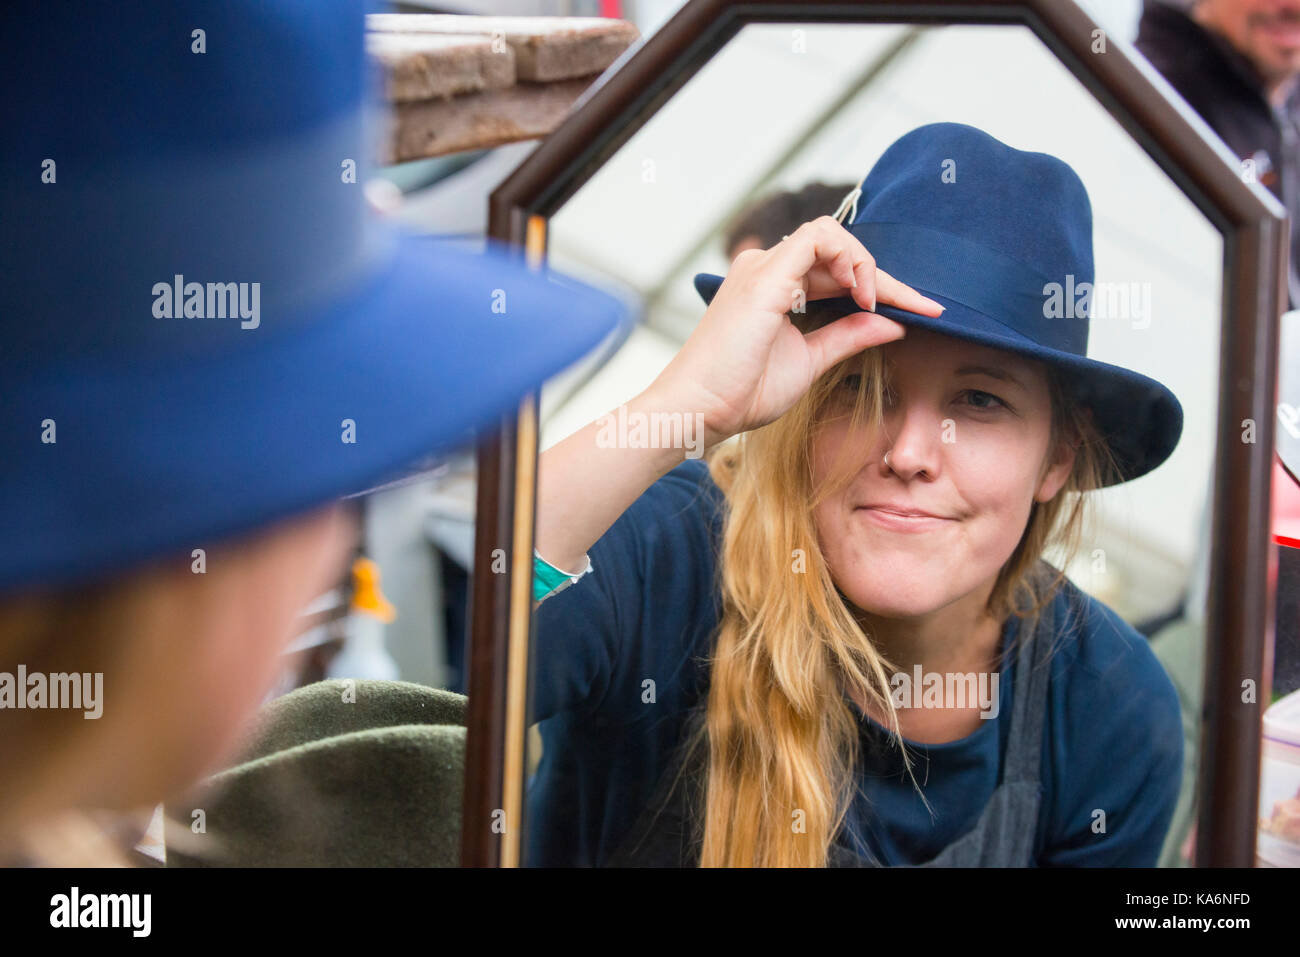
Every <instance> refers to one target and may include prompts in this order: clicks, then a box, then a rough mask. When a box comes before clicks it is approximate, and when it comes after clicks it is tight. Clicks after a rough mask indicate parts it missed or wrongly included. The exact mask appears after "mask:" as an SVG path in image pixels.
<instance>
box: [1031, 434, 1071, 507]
mask: <svg viewBox="0 0 1300 957" xmlns="http://www.w3.org/2000/svg"><path fill="white" fill-rule="evenodd" d="M1074 454H1075V446H1074V442H1073V441H1069V440H1066V439H1062V440H1061V441H1059V442H1057V443H1056V454H1055V456H1054V457H1052V458H1049V459H1048V460H1047V462H1046V463H1045V464H1044V470H1043V475H1042V478H1041V479H1039V482H1038V489H1037V491H1035V492H1034V501H1036V502H1050V501H1051V500H1052V498H1053V497H1054V496H1055V495H1056V493H1057V492H1059V491H1060V490H1061V487H1062V486H1063V485H1065V482H1066V479H1068V478H1069V477H1070V472H1072V471H1073V470H1074Z"/></svg>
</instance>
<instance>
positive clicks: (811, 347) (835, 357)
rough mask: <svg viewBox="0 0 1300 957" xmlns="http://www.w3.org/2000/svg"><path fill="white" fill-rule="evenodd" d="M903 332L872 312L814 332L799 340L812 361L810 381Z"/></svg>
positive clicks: (836, 321) (890, 340)
mask: <svg viewBox="0 0 1300 957" xmlns="http://www.w3.org/2000/svg"><path fill="white" fill-rule="evenodd" d="M906 331H907V330H906V329H905V328H904V327H903V326H902V325H901V324H900V323H897V322H894V320H892V319H887V318H885V317H884V316H881V315H878V314H876V313H874V312H854V313H850V314H849V315H847V316H841V317H840V318H838V319H836V320H835V321H834V322H830V323H827V324H826V325H824V326H822V327H821V328H819V329H814V330H813V331H812V332H810V333H808V334H807V335H805V336H804V337H803V339H804V344H805V345H807V347H808V354H809V355H810V356H811V357H812V365H813V378H814V379H816V378H817V377H818V376H820V375H822V374H823V373H824V372H826V370H827V369H829V368H831V367H832V366H833V365H835V363H837V362H839V361H841V360H843V359H847V358H848V357H849V356H854V355H857V354H858V353H859V352H862V351H863V350H864V349H870V348H872V347H873V346H878V345H881V344H883V343H886V342H893V341H894V340H895V339H901V338H903V336H904V334H905V333H906Z"/></svg>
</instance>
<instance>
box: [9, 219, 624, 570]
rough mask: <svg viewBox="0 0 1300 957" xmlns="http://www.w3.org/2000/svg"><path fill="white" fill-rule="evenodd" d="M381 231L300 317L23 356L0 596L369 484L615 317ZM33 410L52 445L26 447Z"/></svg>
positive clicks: (452, 440) (499, 402)
mask: <svg viewBox="0 0 1300 957" xmlns="http://www.w3.org/2000/svg"><path fill="white" fill-rule="evenodd" d="M389 238H390V239H392V240H393V243H394V245H393V246H392V247H390V248H391V249H392V250H393V251H392V253H391V255H390V256H388V257H386V258H385V260H384V261H383V262H382V263H381V264H380V265H379V266H378V267H377V268H376V269H375V270H373V271H372V272H371V274H370V275H369V276H368V277H367V278H366V279H365V280H364V281H363V282H361V283H360V284H359V285H357V286H356V287H354V288H353V289H352V290H351V291H350V292H349V293H347V294H346V295H345V296H343V297H341V298H338V299H336V300H334V301H333V302H331V303H330V304H328V305H327V306H325V307H321V308H318V309H314V310H312V311H311V313H310V318H309V320H308V321H295V322H283V323H277V322H276V320H275V317H263V319H262V322H261V325H260V326H259V327H258V328H256V329H248V330H244V329H241V328H239V325H238V320H233V321H232V320H194V319H188V320H186V319H177V320H171V321H173V322H177V323H180V322H187V321H188V322H223V321H227V322H232V323H233V324H232V326H231V333H230V340H229V342H230V344H229V347H228V348H220V349H207V350H206V351H204V352H203V353H202V354H193V353H195V352H197V350H191V354H190V355H187V356H185V357H183V358H178V357H175V356H172V357H170V358H166V359H163V358H158V357H148V356H140V355H132V356H123V355H117V356H113V355H110V354H108V353H106V352H104V351H103V350H100V351H98V352H95V353H93V354H88V355H83V356H79V357H74V358H64V359H61V360H57V361H56V360H48V361H43V357H42V356H40V355H34V356H32V357H31V360H30V362H27V364H26V365H25V366H24V367H23V368H22V369H21V370H20V374H19V375H18V376H16V377H11V380H12V379H14V378H16V379H17V380H18V381H10V382H9V383H8V384H7V385H8V386H9V387H7V388H6V392H7V393H9V396H10V401H11V402H12V403H13V406H14V407H13V408H11V410H10V412H11V414H12V419H11V421H12V422H24V423H29V424H30V426H31V429H32V430H33V431H32V433H31V441H30V443H27V442H26V441H24V442H23V443H22V445H23V446H27V447H26V448H25V449H24V448H23V447H22V446H19V443H18V442H17V441H16V440H15V441H14V442H12V443H7V444H9V445H13V446H17V449H16V451H17V453H20V454H21V459H20V460H19V461H11V462H10V463H8V466H7V467H6V468H5V469H4V471H3V474H0V498H3V500H4V501H6V502H14V503H19V502H21V503H22V507H21V508H15V509H12V510H11V511H10V520H9V521H8V522H7V523H6V525H7V527H6V534H5V538H6V548H4V549H3V550H0V589H11V588H14V587H19V586H24V585H30V584H38V583H39V584H53V583H59V582H64V581H70V580H73V579H78V578H83V577H87V576H94V577H98V576H99V575H102V574H108V573H112V572H113V571H116V570H120V569H122V568H124V567H126V566H128V565H130V564H132V563H134V562H137V561H140V560H145V559H149V558H153V557H155V556H157V555H160V554H163V553H166V552H168V551H169V550H178V551H184V553H185V560H186V562H187V563H188V561H189V558H188V555H189V553H190V550H191V549H194V548H204V547H207V546H209V545H211V544H214V543H217V542H219V541H220V540H222V539H224V538H227V537H229V536H232V535H236V534H239V533H243V532H246V531H249V530H252V529H255V528H257V527H259V526H263V525H266V524H268V523H270V522H272V521H274V520H276V519H279V518H281V517H285V516H289V515H291V514H295V513H299V512H302V511H305V510H307V509H309V508H312V507H314V506H318V505H321V504H323V503H325V502H327V501H330V500H333V499H337V498H340V497H342V496H345V495H348V494H352V493H355V492H357V491H360V490H362V489H365V488H367V487H370V486H373V485H376V484H379V483H381V482H384V481H385V480H387V479H388V478H390V477H391V476H392V475H393V474H394V473H395V472H396V471H398V470H399V469H401V468H402V467H403V466H406V465H408V464H410V463H411V462H413V461H416V460H418V459H420V458H422V457H425V456H427V455H429V454H431V453H436V452H439V451H450V450H452V449H455V448H459V447H462V446H464V445H465V444H466V443H468V442H471V441H472V440H473V439H474V437H475V432H474V430H475V429H479V428H482V427H485V426H486V427H491V426H493V425H495V423H496V421H497V420H498V418H499V417H500V416H503V415H506V414H507V413H510V412H511V411H513V410H514V409H515V407H516V406H517V404H518V402H519V400H520V399H521V397H522V396H523V395H524V394H525V393H526V392H527V391H529V390H530V389H534V388H538V387H540V385H541V383H542V382H543V381H544V380H545V379H547V378H548V377H550V376H552V375H554V374H556V373H558V372H560V371H562V370H563V369H565V368H567V367H568V366H570V365H571V364H573V363H574V362H575V361H577V360H578V359H580V358H581V357H583V356H584V355H586V354H587V353H588V352H590V351H591V350H592V349H593V348H594V347H595V346H597V345H598V344H599V343H600V342H601V341H602V339H604V338H605V337H606V336H608V335H609V334H610V333H611V331H613V330H614V329H615V328H616V326H617V325H618V323H619V322H620V320H626V319H627V318H628V317H629V316H631V315H632V313H633V312H634V306H633V303H632V302H631V300H630V299H623V298H620V297H619V296H615V295H613V294H610V293H607V292H604V291H601V290H598V289H595V288H593V287H591V286H588V285H585V284H583V283H579V282H576V281H571V280H567V279H566V278H564V277H558V276H556V275H555V274H553V273H537V272H532V271H530V270H528V269H526V268H525V266H524V265H523V264H522V262H521V261H519V260H517V259H515V258H511V257H508V256H507V255H505V254H504V253H503V252H502V251H500V250H499V249H497V248H494V247H492V246H488V247H487V248H486V249H485V250H482V251H476V250H470V249H466V248H464V247H461V246H457V245H456V244H455V243H453V242H449V241H447V240H445V239H443V240H440V239H437V238H436V237H424V236H416V235H412V234H409V233H407V232H405V231H399V230H396V229H392V230H391V233H390V237H389ZM494 304H497V305H498V308H496V309H494ZM501 304H504V311H503V310H502V308H500V305H501ZM145 308H146V309H147V308H148V305H147V300H146V306H145ZM31 321H38V320H37V319H36V317H32V320H31ZM155 321H160V322H161V321H166V320H155ZM178 328H179V327H178ZM47 419H51V420H54V423H55V428H56V430H57V431H56V432H55V442H53V443H51V444H45V445H42V444H40V442H39V436H40V434H41V433H40V429H41V423H42V422H43V421H44V420H47ZM344 420H350V421H351V422H352V423H354V432H353V435H352V436H351V437H352V438H353V441H350V442H349V441H345V440H344V438H345V436H344Z"/></svg>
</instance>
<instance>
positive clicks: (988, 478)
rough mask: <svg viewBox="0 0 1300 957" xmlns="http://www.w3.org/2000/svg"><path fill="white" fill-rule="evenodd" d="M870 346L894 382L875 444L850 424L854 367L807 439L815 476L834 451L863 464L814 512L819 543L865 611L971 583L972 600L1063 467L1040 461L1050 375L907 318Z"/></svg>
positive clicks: (928, 605)
mask: <svg viewBox="0 0 1300 957" xmlns="http://www.w3.org/2000/svg"><path fill="white" fill-rule="evenodd" d="M879 348H880V349H881V350H882V354H883V355H882V358H883V359H884V362H885V366H886V369H887V373H886V383H887V384H888V385H889V386H891V389H890V390H889V391H887V392H886V402H885V407H884V410H883V412H884V425H885V429H884V434H883V435H879V436H878V437H877V438H876V440H875V442H874V443H873V442H872V441H871V435H870V430H869V426H868V425H865V424H864V425H862V426H860V427H858V428H857V429H850V423H849V415H848V412H849V410H850V409H851V408H852V403H853V401H854V397H855V395H856V390H857V387H858V377H857V376H856V375H853V376H849V377H848V378H846V379H844V380H843V381H842V382H841V384H840V385H839V386H837V389H838V390H840V397H839V399H838V401H839V404H840V407H839V410H838V411H832V412H831V414H832V419H831V420H830V421H827V422H825V423H824V424H823V425H822V426H821V427H820V428H819V430H818V432H817V435H816V438H815V440H814V443H813V479H814V482H816V483H820V482H822V481H824V480H825V478H826V476H827V475H828V474H830V470H831V469H832V468H833V465H834V458H835V456H836V454H837V453H840V452H843V453H844V454H846V455H848V456H850V457H851V459H852V461H854V462H855V463H861V464H860V467H859V468H858V470H857V472H856V474H854V475H853V477H852V479H851V480H850V482H849V484H848V485H847V486H846V487H845V488H844V489H843V490H842V491H840V492H838V493H837V494H835V495H832V496H830V497H829V498H826V499H825V500H823V501H822V502H821V503H820V504H819V505H818V506H817V507H816V509H814V512H813V517H814V521H815V522H816V526H817V532H818V535H819V538H820V542H821V547H822V552H823V554H824V555H825V557H826V560H827V562H828V563H829V566H830V570H831V574H832V576H833V578H834V579H835V583H836V584H837V585H838V586H839V588H840V590H841V591H842V592H843V593H844V595H845V597H847V598H848V599H849V601H851V602H852V603H853V604H854V605H856V606H857V607H858V608H860V609H861V610H863V611H865V612H867V613H869V614H873V615H878V616H881V617H886V618H915V617H919V616H924V615H927V614H930V613H931V612H934V611H937V610H939V609H941V608H943V607H945V606H947V605H949V604H950V603H952V602H955V601H957V600H959V599H961V598H963V597H965V596H967V595H970V594H971V593H972V592H974V591H976V590H977V589H979V590H980V591H981V599H980V600H981V602H982V601H983V598H984V597H986V596H987V589H988V588H991V587H992V584H993V581H994V579H995V577H996V576H997V573H998V571H999V570H1000V569H1001V567H1002V566H1003V564H1005V562H1006V561H1007V559H1009V558H1010V557H1011V553H1012V552H1013V551H1014V550H1015V547H1016V545H1017V544H1018V543H1019V541H1020V538H1021V536H1022V535H1023V534H1024V531H1025V527H1026V524H1027V523H1028V521H1029V513H1030V509H1031V507H1032V505H1033V503H1034V502H1035V501H1040V502H1045V501H1048V500H1049V499H1051V497H1052V496H1054V495H1055V494H1056V493H1057V492H1058V491H1059V490H1060V488H1061V486H1062V485H1063V484H1064V483H1065V481H1066V479H1067V477H1068V476H1069V473H1070V469H1071V467H1072V465H1073V454H1072V453H1070V452H1068V451H1067V452H1066V453H1065V457H1064V459H1063V460H1062V461H1058V462H1054V463H1053V462H1048V461H1047V455H1048V445H1049V438H1050V436H1051V423H1052V407H1051V397H1050V393H1049V386H1048V380H1047V375H1046V371H1045V369H1044V367H1043V365H1042V364H1041V363H1039V362H1037V361H1035V360H1032V359H1027V358H1023V357H1020V356H1016V355H1014V354H1013V353H1009V352H1004V351H1002V350H999V349H992V348H988V347H984V346H979V345H974V344H971V343H967V342H963V341H961V340H958V339H953V338H951V337H949V336H943V335H939V334H937V333H933V332H929V331H927V330H922V329H916V328H909V329H908V330H907V335H906V337H904V338H903V339H899V340H896V341H894V342H890V343H887V344H885V345H884V346H880V347H879ZM886 453H889V463H888V464H887V465H886V464H885V461H884V458H885V454H886ZM898 510H902V511H905V512H906V511H917V512H924V513H928V516H929V517H906V516H904V515H901V514H899V513H898Z"/></svg>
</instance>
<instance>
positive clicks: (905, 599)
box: [840, 582, 947, 618]
mask: <svg viewBox="0 0 1300 957" xmlns="http://www.w3.org/2000/svg"><path fill="white" fill-rule="evenodd" d="M881 586H882V583H881V582H873V584H872V587H871V588H869V589H862V590H854V591H853V592H852V593H847V592H844V591H843V590H842V589H841V591H840V594H842V595H844V597H845V598H846V599H847V600H848V601H849V602H850V603H851V604H852V606H853V607H854V608H856V609H858V610H859V611H861V612H863V613H865V614H868V615H874V616H876V617H878V618H917V617H919V616H921V615H927V614H929V613H930V612H932V611H935V610H936V609H938V608H940V607H942V606H943V605H944V603H945V602H946V600H947V597H946V596H943V595H938V594H930V593H928V592H918V591H917V590H916V585H915V582H911V583H906V584H905V583H901V582H900V583H899V584H898V587H896V588H891V587H888V585H887V584H886V586H885V587H883V588H882V587H881Z"/></svg>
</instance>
